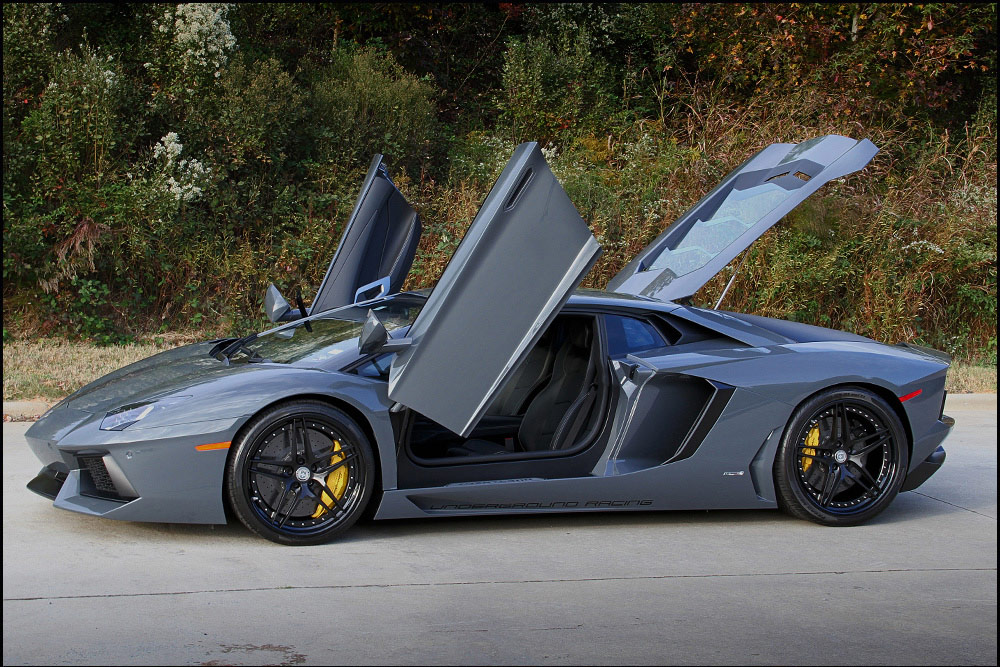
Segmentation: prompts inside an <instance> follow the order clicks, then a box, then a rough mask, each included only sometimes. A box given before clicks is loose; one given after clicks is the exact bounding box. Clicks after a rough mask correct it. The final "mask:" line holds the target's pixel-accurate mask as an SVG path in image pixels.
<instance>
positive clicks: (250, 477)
mask: <svg viewBox="0 0 1000 667" xmlns="http://www.w3.org/2000/svg"><path fill="white" fill-rule="evenodd" d="M375 474H376V472H375V464H374V456H373V455H372V451H371V445H370V444H369V442H368V439H367V438H366V437H365V435H364V432H363V431H362V430H361V429H360V428H358V426H357V424H355V423H354V421H353V420H352V419H351V418H350V417H348V416H347V415H346V414H344V413H343V412H341V411H340V410H338V409H336V408H334V407H332V406H330V405H327V404H325V403H321V402H319V401H294V402H291V403H285V404H282V405H278V406H275V407H274V408H271V409H269V410H267V411H265V412H263V413H261V414H260V415H258V416H257V417H255V418H254V419H253V421H251V422H250V424H248V426H247V428H246V429H245V430H244V432H243V434H242V436H241V437H240V438H239V439H238V441H237V442H236V443H235V446H234V447H233V450H232V452H231V455H230V459H229V462H228V464H227V467H226V481H227V484H226V486H227V490H228V494H229V500H230V504H231V506H232V508H233V511H234V512H235V513H236V516H237V517H239V519H240V521H241V522H242V523H243V524H244V525H245V526H246V527H247V528H249V529H250V530H251V531H253V532H254V533H256V534H258V535H260V536H261V537H265V538H267V539H269V540H271V541H274V542H279V543H281V544H291V545H309V544H320V543H323V542H327V541H329V540H332V539H333V538H334V537H336V536H338V535H340V534H341V533H343V532H344V531H345V530H347V529H348V528H350V527H351V526H352V525H353V524H354V522H355V521H357V520H358V517H359V516H361V513H362V512H363V511H364V509H365V507H366V506H367V505H368V502H369V500H370V499H371V495H372V488H373V487H374V481H375Z"/></svg>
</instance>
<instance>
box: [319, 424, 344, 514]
mask: <svg viewBox="0 0 1000 667" xmlns="http://www.w3.org/2000/svg"><path fill="white" fill-rule="evenodd" d="M333 451H334V454H333V456H331V457H330V465H336V464H338V463H340V462H341V461H343V460H344V454H343V453H342V452H341V449H340V441H339V440H334V441H333ZM338 452H341V453H338ZM348 476H349V475H348V472H347V466H340V467H339V468H337V469H336V470H334V471H332V472H331V473H330V474H328V475H327V476H326V488H328V489H330V490H331V491H333V495H334V496H336V498H337V500H340V499H341V498H343V497H344V491H346V490H347V478H348ZM332 507H333V498H331V497H330V495H329V494H328V493H326V492H325V491H324V492H323V494H322V495H321V496H320V504H319V505H317V506H316V511H315V512H313V514H312V518H313V519H318V518H319V517H321V516H323V515H324V514H326V511H327V510H328V509H330V508H332Z"/></svg>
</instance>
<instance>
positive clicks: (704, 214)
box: [608, 135, 878, 301]
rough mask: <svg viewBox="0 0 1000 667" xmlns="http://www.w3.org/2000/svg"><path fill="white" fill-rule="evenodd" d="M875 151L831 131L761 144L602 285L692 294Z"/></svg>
mask: <svg viewBox="0 0 1000 667" xmlns="http://www.w3.org/2000/svg"><path fill="white" fill-rule="evenodd" d="M877 152H878V148H876V147H875V144H873V143H872V142H870V141H868V140H867V139H863V140H861V141H855V140H854V139H850V138H848V137H842V136H838V135H827V136H825V137H818V138H816V139H810V140H809V141H805V142H802V143H801V144H773V145H771V146H768V147H767V148H765V149H763V150H762V151H760V152H758V153H757V154H756V155H754V156H753V157H751V158H750V159H749V160H747V161H746V162H744V163H743V164H742V165H740V166H739V167H737V168H736V170H734V171H733V172H731V173H730V174H729V175H728V176H726V178H725V179H724V180H723V181H722V182H721V183H720V184H719V185H717V186H716V187H715V189H713V190H712V191H711V192H710V193H708V195H707V196H705V198H704V199H702V200H701V201H699V202H698V203H697V204H695V205H694V206H693V207H691V208H690V209H689V210H688V211H687V212H686V213H685V214H684V215H682V216H681V217H680V218H678V219H677V220H676V221H675V222H674V223H673V224H671V225H670V226H669V227H668V228H667V229H666V230H665V231H664V232H663V233H662V234H660V235H659V236H658V237H657V238H656V239H655V240H654V241H653V242H652V243H651V244H649V245H648V246H646V248H644V249H643V250H642V251H641V252H640V253H639V254H638V255H636V257H635V258H634V259H633V260H632V261H631V262H629V263H628V264H627V265H626V266H625V268H624V269H622V270H621V271H620V272H619V273H618V274H617V275H616V276H615V277H614V278H612V279H611V281H610V282H609V283H608V290H609V291H612V292H620V293H623V294H636V295H641V296H648V297H652V298H655V299H659V300H661V301H669V300H677V299H683V298H686V297H690V296H692V295H693V294H694V293H695V292H697V291H698V290H699V289H700V288H701V287H702V286H703V285H704V284H705V283H707V282H708V281H709V280H711V279H712V277H713V276H714V275H715V274H716V273H718V272H719V271H720V270H722V268H723V267H724V266H726V265H727V264H729V262H731V261H732V260H733V259H734V258H735V257H736V256H738V255H739V254H740V253H741V252H743V251H744V250H746V249H747V248H748V247H749V246H750V245H751V244H752V243H753V242H754V241H756V240H757V239H758V238H760V236H761V235H762V234H763V233H764V232H766V231H767V230H768V229H770V228H771V227H772V226H773V225H774V224H775V223H776V222H778V220H780V219H781V218H782V217H784V216H785V215H786V214H787V213H788V212H789V211H791V210H792V209H793V208H795V207H796V206H798V205H799V204H800V203H802V201H804V200H805V199H806V198H807V197H808V196H809V195H811V194H812V193H813V192H815V191H816V190H818V189H819V188H820V186H822V185H823V184H824V183H826V182H828V181H830V180H832V179H834V178H840V177H841V176H845V175H847V174H850V173H852V172H854V171H857V170H859V169H861V168H863V167H864V166H865V165H866V164H868V162H869V161H871V159H872V158H873V157H874V156H875V154H876V153H877Z"/></svg>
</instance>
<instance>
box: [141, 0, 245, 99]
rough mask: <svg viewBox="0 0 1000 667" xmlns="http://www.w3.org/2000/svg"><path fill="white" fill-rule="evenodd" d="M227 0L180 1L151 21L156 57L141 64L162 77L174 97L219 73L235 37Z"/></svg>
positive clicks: (191, 90) (230, 50)
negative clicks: (225, 0) (208, 0)
mask: <svg viewBox="0 0 1000 667" xmlns="http://www.w3.org/2000/svg"><path fill="white" fill-rule="evenodd" d="M230 8H231V5H229V4H227V3H208V2H206V3H181V4H178V5H175V6H171V7H168V8H167V9H166V10H165V11H164V12H163V15H162V16H160V17H159V18H156V19H154V21H153V37H154V39H155V41H156V43H157V46H158V48H157V49H156V50H155V51H154V53H156V54H157V55H158V56H159V58H158V59H157V60H154V61H150V62H147V63H145V64H144V67H145V68H146V69H147V70H150V73H151V74H154V75H156V76H158V78H164V79H165V80H166V81H168V83H169V88H171V90H170V91H169V92H170V93H171V94H172V95H173V96H175V97H187V96H190V95H191V94H193V93H194V92H195V90H196V89H197V88H198V87H199V86H201V85H204V84H205V83H206V82H210V81H213V80H215V79H218V78H220V77H221V76H222V74H223V72H224V70H225V67H226V64H227V63H228V62H229V56H230V54H231V53H232V51H233V50H234V49H235V48H236V38H235V37H234V36H233V33H232V29H231V28H230V25H229V19H228V13H229V10H230Z"/></svg>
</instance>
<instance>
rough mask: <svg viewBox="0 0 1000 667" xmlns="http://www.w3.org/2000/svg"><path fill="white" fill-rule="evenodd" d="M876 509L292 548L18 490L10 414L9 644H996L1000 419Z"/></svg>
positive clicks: (78, 651)
mask: <svg viewBox="0 0 1000 667" xmlns="http://www.w3.org/2000/svg"><path fill="white" fill-rule="evenodd" d="M949 413H950V414H952V415H953V416H955V417H956V419H957V420H958V425H957V426H956V428H955V431H954V433H953V434H952V435H951V437H950V438H949V439H948V441H946V443H945V445H946V448H947V449H948V461H947V463H946V464H945V466H944V467H943V468H942V469H941V471H940V472H939V473H938V474H937V475H936V476H935V477H933V478H932V479H931V480H930V481H928V482H927V483H926V484H925V485H924V486H923V487H921V488H920V489H918V490H917V491H915V492H910V493H906V494H903V495H901V496H900V497H899V498H898V499H897V500H896V501H895V503H893V505H892V506H891V507H890V508H889V509H888V510H887V511H886V512H885V513H883V514H882V515H881V516H880V517H878V519H876V520H875V521H874V522H872V523H870V524H868V525H865V526H861V527H857V528H846V529H830V528H822V527H819V526H815V525H812V524H809V523H805V522H801V521H797V520H793V519H790V518H788V517H785V516H783V515H782V514H780V513H778V512H763V511H754V512H657V513H647V514H628V515H623V514H601V515H594V514H588V515H562V516H537V517H512V518H493V517H491V518H485V519H473V518H467V519H437V520H421V521H405V522H404V521H399V522H378V523H372V524H366V525H363V526H360V527H357V528H355V529H354V530H352V531H351V532H350V533H349V535H348V536H347V538H346V539H344V540H342V541H339V542H336V543H334V544H329V545H325V546H321V547H311V548H298V549H295V548H287V547H280V546H277V545H274V544H271V543H270V542H266V541H264V540H261V539H258V538H255V537H253V536H252V535H251V534H250V533H249V532H247V531H246V530H244V529H243V528H242V527H240V526H238V525H230V526H217V527H208V526H178V525H154V524H148V525H147V524H129V523H120V522H114V521H106V520H101V519H94V518H91V517H86V516H80V515H75V514H71V513H69V512H64V511H61V510H57V509H54V508H53V507H52V506H51V504H50V503H49V502H47V501H46V500H44V499H43V498H41V497H38V496H35V495H34V494H32V493H30V492H28V491H27V490H25V488H24V485H25V483H26V482H27V481H28V479H30V478H31V477H32V476H33V475H34V474H35V473H36V472H37V469H38V468H39V467H40V466H39V464H38V463H37V462H36V461H35V460H34V459H33V457H32V456H31V454H30V453H29V451H28V450H27V448H26V446H25V444H24V438H23V434H24V431H25V430H26V426H27V424H17V423H15V424H4V425H3V662H4V664H5V665H12V664H31V663H34V664H46V663H47V664H65V663H74V664H84V663H91V664H115V663H133V664H163V663H165V664H170V663H183V664H310V663H414V664H416V663H428V662H431V663H649V664H654V663H655V664H661V663H736V664H747V663H749V664H757V663H761V664H766V663H800V664H801V663H852V664H878V663H895V664H898V663H913V664H918V663H920V664H941V663H945V664H947V663H964V664H969V663H977V664H991V665H993V664H996V661H997V587H996V585H997V580H996V567H997V492H996V484H997V456H996V454H997V449H996V443H997V417H996V412H995V408H994V409H993V410H992V411H990V410H969V411H956V410H949Z"/></svg>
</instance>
